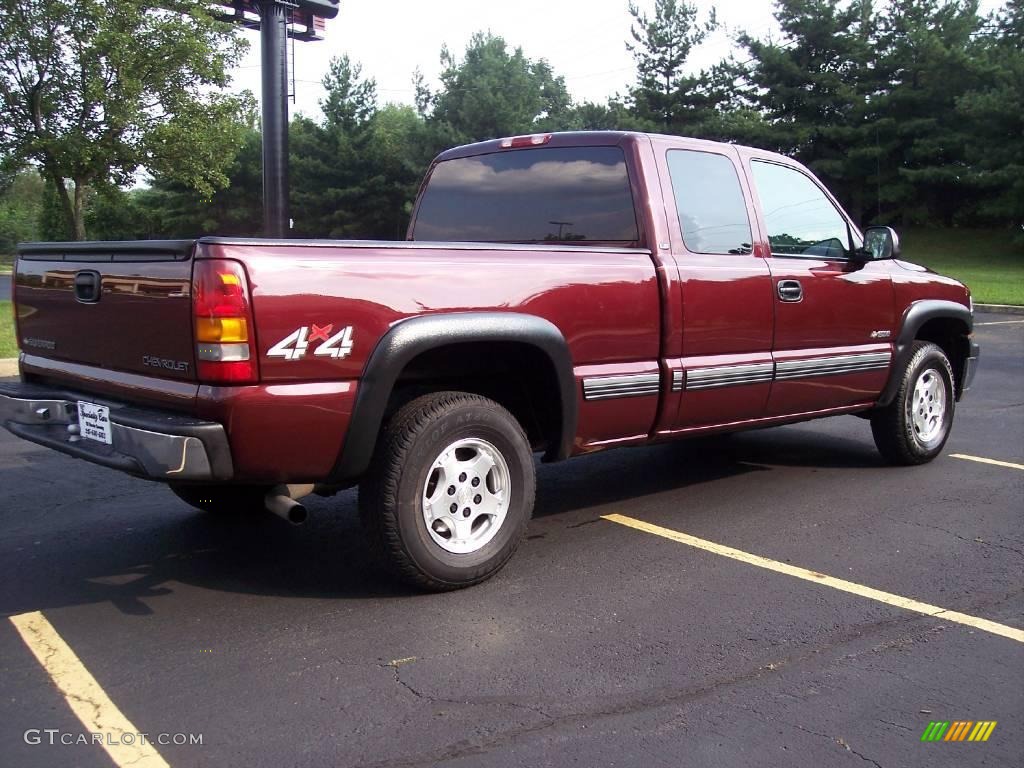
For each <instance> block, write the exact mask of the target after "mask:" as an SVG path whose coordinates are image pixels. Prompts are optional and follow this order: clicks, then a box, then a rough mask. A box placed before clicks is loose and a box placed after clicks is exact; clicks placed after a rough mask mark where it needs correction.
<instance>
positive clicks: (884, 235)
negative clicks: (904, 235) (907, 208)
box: [864, 227, 900, 261]
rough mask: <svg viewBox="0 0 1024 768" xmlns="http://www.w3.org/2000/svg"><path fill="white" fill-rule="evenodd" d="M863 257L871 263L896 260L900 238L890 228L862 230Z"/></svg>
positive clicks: (898, 254)
mask: <svg viewBox="0 0 1024 768" xmlns="http://www.w3.org/2000/svg"><path fill="white" fill-rule="evenodd" d="M864 255H865V256H866V257H867V258H868V259H871V260H872V261H877V260H878V259H898V258H899V256H900V236H899V235H897V234H896V230H895V229H893V228H892V227H868V228H867V229H865V230H864Z"/></svg>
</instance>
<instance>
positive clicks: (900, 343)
mask: <svg viewBox="0 0 1024 768" xmlns="http://www.w3.org/2000/svg"><path fill="white" fill-rule="evenodd" d="M938 318H945V319H950V320H959V321H961V322H962V323H963V324H964V325H965V326H967V333H970V332H971V331H972V330H973V328H974V316H973V315H972V314H971V310H969V309H968V308H967V307H965V306H964V305H963V304H959V303H957V302H955V301H945V300H942V299H925V300H923V301H915V302H914V303H913V304H911V305H910V306H909V307H907V310H906V312H904V313H903V319H902V321H901V322H900V331H899V333H898V334H897V336H896V343H895V345H894V350H893V366H892V372H891V373H890V374H889V381H888V382H887V383H886V385H885V389H883V390H882V394H881V396H880V397H879V398H878V402H877V405H878V406H879V407H884V406H887V405H889V404H890V403H891V402H892V401H893V400H895V399H896V392H897V390H898V389H899V388H900V376H901V375H902V372H903V369H904V368H905V367H906V365H907V361H908V360H909V359H910V351H911V349H912V347H913V344H914V339H915V338H916V337H917V332H918V331H919V330H921V326H923V325H924V324H925V323H927V322H928V321H929V320H935V319H938Z"/></svg>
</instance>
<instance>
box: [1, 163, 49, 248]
mask: <svg viewBox="0 0 1024 768" xmlns="http://www.w3.org/2000/svg"><path fill="white" fill-rule="evenodd" d="M44 193H45V188H44V184H43V180H42V179H41V178H40V177H39V174H38V173H37V172H36V171H35V169H33V168H23V169H21V170H20V171H18V172H16V173H11V174H9V175H8V176H7V178H5V179H3V181H2V186H0V255H7V254H10V253H13V252H14V247H15V246H16V245H17V244H18V243H20V242H24V241H26V240H38V239H39V217H40V213H41V211H42V206H43V195H44Z"/></svg>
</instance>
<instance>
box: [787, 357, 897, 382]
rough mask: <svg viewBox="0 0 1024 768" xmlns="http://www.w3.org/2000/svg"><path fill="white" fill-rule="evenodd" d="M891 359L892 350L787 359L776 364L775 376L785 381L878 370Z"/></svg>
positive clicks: (885, 365)
mask: <svg viewBox="0 0 1024 768" xmlns="http://www.w3.org/2000/svg"><path fill="white" fill-rule="evenodd" d="M891 361H892V353H891V352H866V353H863V354H854V355H834V356H832V357H816V358H814V359H812V360H785V361H782V362H779V363H776V364H775V378H776V380H778V381H785V380H787V379H803V378H810V377H814V376H836V375H839V374H844V373H859V372H861V371H877V370H880V369H883V368H888V367H889V363H890V362H891Z"/></svg>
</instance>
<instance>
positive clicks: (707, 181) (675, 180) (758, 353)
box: [655, 140, 773, 433]
mask: <svg viewBox="0 0 1024 768" xmlns="http://www.w3.org/2000/svg"><path fill="white" fill-rule="evenodd" d="M655 149H656V153H657V156H658V163H659V172H660V175H661V178H662V193H663V196H664V199H665V201H666V207H667V208H668V214H669V216H668V218H669V232H670V235H671V238H672V242H671V248H672V255H673V258H674V260H675V263H676V267H677V269H678V274H679V286H680V290H681V293H682V301H681V306H682V312H681V314H680V316H678V317H672V318H671V322H673V323H678V324H679V326H678V328H677V329H669V330H670V332H675V333H677V334H678V335H680V336H681V340H682V345H681V349H682V356H681V357H680V358H677V359H672V358H669V359H668V360H667V364H668V367H669V368H670V370H671V373H672V376H673V391H674V392H678V393H679V396H678V409H677V411H676V413H675V415H674V420H673V419H672V418H671V417H668V415H667V414H666V416H667V418H666V419H665V422H663V429H662V432H663V433H671V432H679V431H686V430H691V429H699V428H701V427H705V426H711V425H716V424H724V423H728V422H735V421H742V420H747V419H756V418H758V417H760V416H762V415H763V412H764V409H765V405H766V403H767V400H768V394H769V390H770V388H771V380H772V370H773V366H772V356H771V342H772V313H773V306H772V294H771V275H770V273H769V271H768V267H767V265H766V263H765V260H764V259H763V258H761V257H760V255H758V254H756V253H755V247H754V244H755V243H756V242H757V238H756V221H755V217H754V212H753V206H752V203H751V199H750V196H749V194H747V193H746V188H745V177H744V175H743V173H742V167H741V166H740V158H739V155H738V153H737V152H736V151H735V149H733V148H732V147H728V146H724V145H717V144H715V145H712V144H709V143H702V142H697V141H694V142H686V141H678V140H673V141H672V142H671V143H668V142H665V143H663V144H662V145H661V146H658V145H656V147H655ZM673 208H674V210H673ZM673 214H675V215H673ZM666 422H667V423H666Z"/></svg>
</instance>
